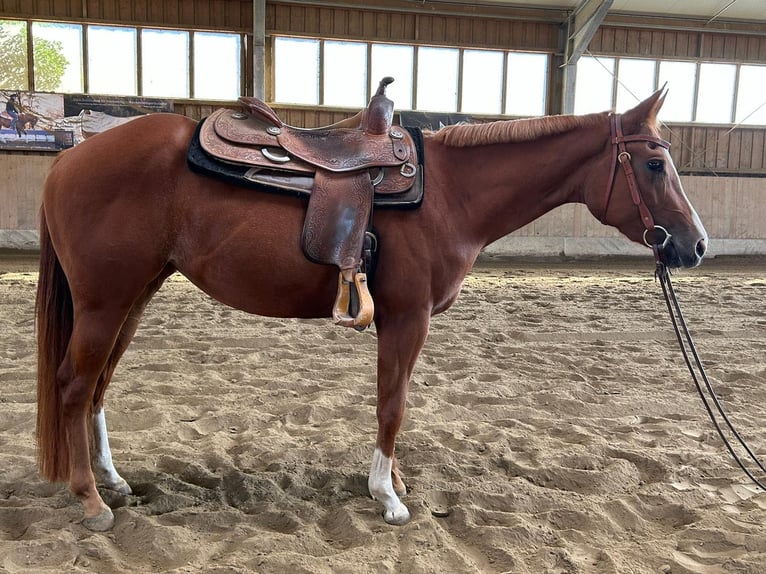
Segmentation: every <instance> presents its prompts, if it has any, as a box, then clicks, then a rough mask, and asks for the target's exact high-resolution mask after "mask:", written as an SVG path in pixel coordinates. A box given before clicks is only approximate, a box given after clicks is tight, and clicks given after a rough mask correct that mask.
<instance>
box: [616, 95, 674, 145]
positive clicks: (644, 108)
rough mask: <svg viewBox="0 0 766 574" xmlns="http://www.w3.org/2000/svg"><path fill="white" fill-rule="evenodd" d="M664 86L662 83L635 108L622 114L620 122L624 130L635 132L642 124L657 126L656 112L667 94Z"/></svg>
mask: <svg viewBox="0 0 766 574" xmlns="http://www.w3.org/2000/svg"><path fill="white" fill-rule="evenodd" d="M666 86H667V84H665V85H663V86H662V87H661V88H660V89H659V90H657V91H656V92H654V93H653V94H652V95H651V96H649V97H648V98H646V99H645V100H644V101H643V102H641V103H640V104H638V105H637V106H636V107H635V108H633V109H631V110H628V111H627V112H625V113H624V114H623V117H622V122H623V125H624V126H625V130H626V132H628V133H636V132H638V131H639V130H640V128H641V125H643V124H646V125H648V126H650V127H656V126H657V114H658V113H659V111H660V108H662V104H664V103H665V97H666V96H667V95H668V91H667V88H666Z"/></svg>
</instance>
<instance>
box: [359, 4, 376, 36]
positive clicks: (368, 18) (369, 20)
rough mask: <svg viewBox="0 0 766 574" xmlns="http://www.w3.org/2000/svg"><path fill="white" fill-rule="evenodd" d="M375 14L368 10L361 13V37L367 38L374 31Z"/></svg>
mask: <svg viewBox="0 0 766 574" xmlns="http://www.w3.org/2000/svg"><path fill="white" fill-rule="evenodd" d="M376 26H377V23H376V22H375V14H374V13H373V12H371V11H369V10H365V11H364V12H363V13H362V38H369V37H370V36H372V35H373V34H374V33H375V27H376Z"/></svg>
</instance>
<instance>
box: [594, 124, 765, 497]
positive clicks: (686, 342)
mask: <svg viewBox="0 0 766 574" xmlns="http://www.w3.org/2000/svg"><path fill="white" fill-rule="evenodd" d="M610 125H611V132H612V139H611V142H612V163H611V165H612V169H611V172H610V175H609V182H608V183H607V188H606V194H605V196H604V205H603V209H602V211H601V222H602V223H605V222H606V221H605V220H606V213H607V209H608V208H609V200H610V198H611V196H612V188H613V187H614V180H615V176H616V174H617V169H618V168H617V164H618V163H619V164H620V165H621V166H622V169H623V172H624V173H625V177H626V179H627V182H628V189H629V190H630V196H631V198H632V200H633V203H634V204H635V205H636V207H637V208H638V211H639V214H640V215H641V221H642V222H643V224H644V227H645V230H644V243H646V245H647V246H649V247H651V248H652V251H653V252H654V260H655V264H656V269H655V277H656V278H657V279H658V280H659V282H660V285H661V286H662V294H663V295H664V297H665V303H666V304H667V308H668V313H669V314H670V321H671V323H672V324H673V329H674V331H675V334H676V339H677V340H678V346H679V348H680V349H681V354H682V355H683V357H684V361H685V363H686V367H687V368H688V369H689V373H690V374H691V377H692V380H693V381H694V385H695V386H696V387H697V392H698V393H699V396H700V398H701V399H702V403H703V405H704V406H705V410H706V411H707V413H708V416H709V417H710V420H711V421H712V422H713V426H714V427H715V429H716V431H717V432H718V436H720V437H721V440H722V441H723V444H724V446H726V449H727V450H728V451H729V453H730V454H731V456H732V458H734V461H735V462H736V463H737V465H738V466H739V467H740V468H741V469H742V470H743V472H744V473H745V474H746V475H747V477H748V478H749V479H750V480H752V481H753V482H754V483H755V484H756V485H757V486H758V487H760V488H761V489H762V490H766V484H764V483H763V482H761V481H760V480H758V479H757V478H756V477H755V475H754V474H753V473H752V471H751V470H750V469H748V468H747V466H746V465H745V463H744V462H743V461H742V459H741V458H740V456H739V455H738V454H737V452H736V451H735V450H734V447H733V446H732V444H731V442H730V441H729V439H728V437H727V436H726V433H725V432H724V428H723V427H724V426H725V427H726V429H728V431H729V432H730V433H731V434H732V435H733V436H734V438H735V440H736V442H737V443H739V445H740V446H741V447H742V448H743V449H744V450H745V452H746V453H747V457H748V458H750V460H751V461H752V462H753V463H754V464H755V465H756V466H758V468H760V470H761V471H762V472H763V473H766V468H765V467H764V465H763V463H762V462H761V461H760V460H759V459H758V457H757V456H756V455H755V453H754V452H753V450H752V449H751V448H750V446H749V445H748V444H747V442H746V441H745V440H744V439H743V438H742V436H741V435H740V434H739V432H737V429H735V428H734V425H733V424H732V422H731V420H730V419H729V417H728V416H727V415H726V412H725V411H724V410H723V406H722V405H721V401H720V400H719V399H718V395H717V394H716V392H715V389H714V388H713V386H712V384H711V383H710V380H709V379H708V376H707V373H706V372H705V368H704V366H703V365H702V361H701V360H700V357H699V354H698V353H697V348H696V347H695V345H694V341H693V339H692V337H691V334H690V333H689V328H688V327H687V325H686V320H685V319H684V316H683V313H682V312H681V306H680V305H679V303H678V298H677V297H676V293H675V290H674V289H673V283H672V282H671V281H670V272H669V271H668V268H667V265H666V264H665V262H664V261H663V257H662V250H663V249H664V247H665V246H666V245H667V244H668V242H669V241H670V238H671V235H670V233H669V232H668V230H667V229H665V228H664V227H662V226H660V225H656V224H655V223H654V218H653V217H652V214H651V213H650V211H649V208H648V207H647V205H646V203H645V202H644V201H643V200H642V198H641V191H640V189H639V188H638V182H637V181H636V176H635V173H634V171H633V166H632V165H631V156H630V153H628V151H627V149H626V147H625V143H626V142H638V141H643V142H649V143H654V144H656V145H658V146H661V147H663V148H665V149H669V148H670V143H668V142H667V141H665V140H663V139H661V138H658V137H655V136H651V135H643V134H637V135H630V136H626V135H624V134H623V133H622V122H621V119H620V115H619V114H611V115H610ZM657 231H659V232H662V233H661V234H660V237H661V238H662V241H658V240H657V237H656V233H655V232H657ZM649 234H651V235H652V237H651V238H650V237H649ZM682 332H683V334H682ZM687 347H688V348H687ZM690 356H691V358H690ZM692 358H693V362H692ZM695 367H696V369H697V370H698V371H699V376H698V375H697V373H696V372H695ZM700 379H701V380H702V382H700ZM703 383H704V385H703ZM708 395H709V396H708ZM713 407H715V409H714V408H713ZM716 412H717V413H718V415H716ZM718 416H720V417H721V419H722V421H723V425H722V424H721V423H719V421H718V418H717V417H718Z"/></svg>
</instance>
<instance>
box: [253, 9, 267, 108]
mask: <svg viewBox="0 0 766 574" xmlns="http://www.w3.org/2000/svg"><path fill="white" fill-rule="evenodd" d="M253 95H254V96H255V97H256V98H260V99H261V100H265V99H266V0H253Z"/></svg>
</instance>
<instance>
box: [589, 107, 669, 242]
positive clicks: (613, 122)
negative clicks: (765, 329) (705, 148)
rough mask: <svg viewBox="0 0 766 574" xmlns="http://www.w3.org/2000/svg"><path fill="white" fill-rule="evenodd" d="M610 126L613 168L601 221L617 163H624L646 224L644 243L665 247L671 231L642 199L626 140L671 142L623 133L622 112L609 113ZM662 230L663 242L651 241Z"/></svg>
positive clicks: (666, 144)
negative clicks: (655, 233) (657, 219)
mask: <svg viewBox="0 0 766 574" xmlns="http://www.w3.org/2000/svg"><path fill="white" fill-rule="evenodd" d="M609 118H610V127H611V131H612V139H611V142H612V163H611V165H612V170H611V172H610V174H609V182H608V183H607V185H606V194H605V195H604V207H603V209H602V210H601V223H606V211H607V209H608V208H609V200H610V198H611V196H612V188H613V187H614V179H615V175H616V174H617V164H618V163H619V164H620V165H622V169H623V171H624V172H625V178H626V179H627V181H628V189H629V190H630V197H631V199H633V204H634V205H635V206H636V207H638V212H639V214H640V215H641V221H642V222H643V224H644V227H645V229H644V243H645V244H646V245H647V246H648V247H652V248H653V249H655V250H659V249H662V248H664V247H665V246H666V245H667V244H668V242H669V241H670V233H669V232H668V230H667V229H665V228H664V227H662V226H661V225H656V224H655V223H654V218H653V217H652V214H651V213H650V212H649V208H648V207H647V206H646V203H645V202H644V201H642V199H641V191H640V190H639V189H638V182H637V181H636V175H635V172H634V171H633V166H632V165H631V163H630V160H631V156H630V153H629V152H628V150H627V149H626V147H625V143H626V142H649V143H653V144H656V145H658V146H660V147H663V148H665V149H670V142H667V141H665V140H664V139H662V138H658V137H655V136H651V135H647V134H636V135H632V136H626V135H624V134H623V133H622V119H621V116H620V114H614V113H612V114H609ZM655 231H661V232H663V233H664V234H665V237H664V239H663V240H662V241H661V242H657V241H651V242H650V241H649V238H648V236H647V234H648V233H650V232H655Z"/></svg>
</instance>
